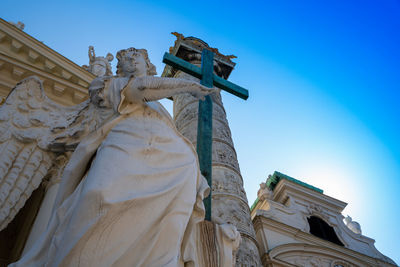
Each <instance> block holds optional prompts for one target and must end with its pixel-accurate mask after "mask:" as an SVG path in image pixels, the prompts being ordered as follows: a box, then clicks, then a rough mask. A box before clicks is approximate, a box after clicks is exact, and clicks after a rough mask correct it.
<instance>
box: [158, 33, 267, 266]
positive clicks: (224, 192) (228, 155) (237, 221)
mask: <svg viewBox="0 0 400 267" xmlns="http://www.w3.org/2000/svg"><path fill="white" fill-rule="evenodd" d="M193 39H195V38H193ZM196 40H197V39H196ZM181 56H183V57H182V58H185V60H189V61H190V62H191V63H192V64H197V65H199V64H200V62H199V58H198V57H196V56H194V55H193V56H190V55H181ZM191 59H192V60H191ZM214 66H215V64H214ZM164 73H167V74H168V75H171V73H172V74H173V77H175V78H185V79H194V80H197V79H196V78H193V77H191V76H190V75H188V74H186V73H183V72H181V71H175V70H173V71H164ZM169 77H171V76H169ZM212 99H213V116H212V118H213V148H212V153H213V154H212V164H213V174H212V180H213V182H212V208H211V209H212V220H213V221H214V222H216V223H218V224H223V223H231V224H233V225H235V226H236V227H237V229H238V231H239V232H240V233H241V235H242V242H241V244H240V247H239V251H238V252H237V255H236V265H237V266H261V260H260V256H259V254H258V249H257V246H256V240H255V232H254V228H253V225H252V223H251V218H250V209H249V206H248V202H247V197H246V193H245V191H244V189H243V181H242V177H241V175H240V169H239V163H238V161H237V156H236V151H235V148H234V145H233V141H232V137H231V131H230V129H229V124H228V121H227V119H226V112H225V109H224V107H223V104H222V99H221V94H220V93H214V94H212ZM197 117H198V102H197V101H195V99H194V98H193V97H191V96H190V95H179V96H176V97H174V121H175V124H176V126H177V129H178V130H179V131H180V132H181V133H182V134H183V135H184V136H185V137H186V138H188V139H189V140H190V141H191V142H192V143H193V144H194V145H196V143H197V140H196V139H197Z"/></svg>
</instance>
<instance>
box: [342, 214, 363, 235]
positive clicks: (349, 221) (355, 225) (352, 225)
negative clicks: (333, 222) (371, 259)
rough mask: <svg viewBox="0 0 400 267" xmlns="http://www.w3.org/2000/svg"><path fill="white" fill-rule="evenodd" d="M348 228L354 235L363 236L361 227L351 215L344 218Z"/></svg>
mask: <svg viewBox="0 0 400 267" xmlns="http://www.w3.org/2000/svg"><path fill="white" fill-rule="evenodd" d="M344 221H345V223H346V226H347V227H348V228H349V229H350V230H351V231H352V232H354V233H356V234H358V235H361V226H360V224H359V223H358V222H356V221H353V220H352V219H351V217H350V216H349V215H347V217H346V218H344Z"/></svg>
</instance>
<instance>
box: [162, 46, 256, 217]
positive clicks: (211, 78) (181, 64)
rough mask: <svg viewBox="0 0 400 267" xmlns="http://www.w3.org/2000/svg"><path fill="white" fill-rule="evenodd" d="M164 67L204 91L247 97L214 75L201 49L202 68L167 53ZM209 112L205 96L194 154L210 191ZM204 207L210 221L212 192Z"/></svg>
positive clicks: (208, 53)
mask: <svg viewBox="0 0 400 267" xmlns="http://www.w3.org/2000/svg"><path fill="white" fill-rule="evenodd" d="M163 63H165V64H168V65H170V66H172V67H174V68H176V69H178V70H181V71H183V72H186V73H188V74H190V75H192V76H194V77H196V78H199V79H201V80H200V83H201V84H202V85H204V86H206V87H209V88H211V87H213V86H216V87H218V88H221V89H223V90H225V91H227V92H229V93H231V94H233V95H236V96H238V97H240V98H242V99H245V100H246V99H247V98H248V97H249V92H248V91H247V90H246V89H244V88H242V87H240V86H238V85H236V84H233V83H231V82H228V81H227V80H224V79H222V78H221V77H219V76H217V75H215V74H214V53H213V52H212V51H210V50H208V49H203V51H202V53H201V68H199V67H197V66H195V65H193V64H190V63H189V62H187V61H185V60H183V59H180V58H178V57H176V56H173V55H171V54H169V53H165V54H164V58H163ZM212 111H213V104H212V99H211V97H210V96H206V97H205V98H204V101H202V100H200V101H199V117H198V124H197V154H198V157H199V164H200V171H201V173H202V174H203V176H204V177H205V178H206V179H207V182H208V185H209V186H210V187H211V185H212ZM204 205H205V207H206V216H205V219H206V220H208V221H211V192H210V195H209V196H208V197H207V198H206V199H204Z"/></svg>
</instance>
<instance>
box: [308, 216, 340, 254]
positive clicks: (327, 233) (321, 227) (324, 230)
mask: <svg viewBox="0 0 400 267" xmlns="http://www.w3.org/2000/svg"><path fill="white" fill-rule="evenodd" d="M307 220H308V224H309V225H310V234H312V235H315V236H317V237H319V238H322V239H325V240H327V241H330V242H332V243H335V244H337V245H339V246H342V247H344V245H343V243H342V242H340V240H339V238H338V237H337V235H336V233H335V230H334V229H333V227H331V226H329V225H328V224H327V223H326V222H325V221H324V220H322V219H320V218H318V217H316V216H311V217H310V218H307Z"/></svg>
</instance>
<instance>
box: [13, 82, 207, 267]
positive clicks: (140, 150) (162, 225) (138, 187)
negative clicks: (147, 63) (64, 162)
mask: <svg viewBox="0 0 400 267" xmlns="http://www.w3.org/2000/svg"><path fill="white" fill-rule="evenodd" d="M128 81H129V79H128V78H108V80H107V79H105V80H98V81H97V85H96V83H95V82H94V83H92V86H98V87H99V88H101V87H104V90H103V91H102V94H101V95H102V96H103V97H104V100H105V101H108V102H109V103H110V104H111V105H112V106H113V108H114V110H115V111H117V113H116V114H118V115H116V116H115V118H114V119H112V120H110V121H109V122H107V123H106V124H105V125H104V126H103V127H102V128H100V129H99V130H98V131H96V132H95V133H93V134H92V135H91V136H88V137H87V138H86V139H85V140H83V141H82V142H81V144H80V145H79V146H78V148H77V149H76V151H75V152H74V154H73V155H72V158H71V160H70V162H69V164H68V166H67V167H66V169H65V171H64V175H63V182H62V184H61V187H60V188H61V189H60V191H59V193H58V197H57V199H58V200H59V203H60V205H59V207H58V208H57V209H55V212H54V214H53V216H52V219H51V220H50V222H49V226H48V228H47V231H46V233H44V234H43V235H42V237H41V238H40V239H39V240H38V242H37V243H36V244H35V245H34V247H33V248H32V249H31V251H29V252H28V253H27V254H26V255H25V256H24V257H23V258H22V259H21V260H20V261H19V262H17V263H14V264H12V265H11V266H178V265H179V264H182V261H181V260H182V257H183V256H184V255H181V251H182V247H184V246H185V244H182V243H184V242H182V240H185V242H189V241H188V237H187V236H185V235H189V233H187V231H186V233H185V230H186V229H192V226H190V225H188V224H194V223H197V222H198V221H201V220H202V219H203V218H204V207H203V204H202V199H203V197H204V194H206V193H207V191H208V190H209V188H208V186H207V182H206V181H205V179H204V178H203V177H202V176H201V174H200V172H199V167H198V160H197V154H196V152H195V150H194V148H193V146H192V145H191V143H190V142H189V141H188V140H186V139H185V138H184V137H183V136H182V135H181V134H180V133H179V132H178V131H177V130H176V128H175V126H174V124H173V122H172V120H171V118H170V116H169V114H168V112H167V111H166V110H165V109H164V108H163V107H162V106H161V105H160V104H159V103H158V102H149V103H137V104H132V103H126V101H125V98H124V91H123V90H122V89H123V88H124V87H125V86H126V84H127V83H128ZM91 158H94V159H93V160H92V162H91V166H90V169H89V170H88V171H87V172H86V174H85V171H86V168H85V167H86V165H87V163H88V162H89V161H90V159H91ZM82 177H83V178H82ZM194 209H195V212H193V210H194ZM189 221H190V223H189ZM190 253H193V252H189V254H190Z"/></svg>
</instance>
